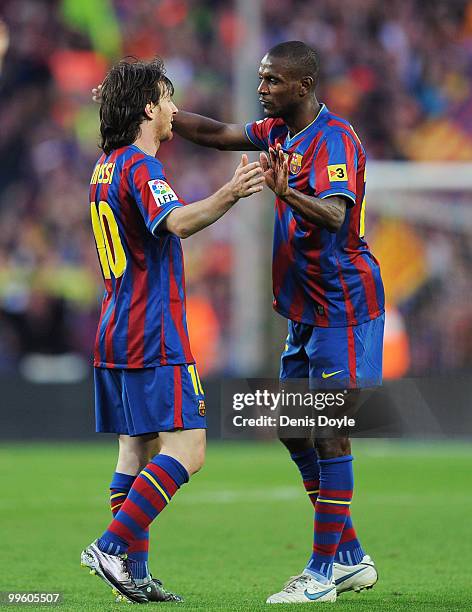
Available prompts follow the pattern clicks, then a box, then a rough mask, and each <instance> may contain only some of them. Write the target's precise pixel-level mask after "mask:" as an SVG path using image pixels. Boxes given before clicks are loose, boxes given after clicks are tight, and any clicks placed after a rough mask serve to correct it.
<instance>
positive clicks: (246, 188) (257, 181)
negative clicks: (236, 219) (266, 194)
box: [164, 154, 264, 238]
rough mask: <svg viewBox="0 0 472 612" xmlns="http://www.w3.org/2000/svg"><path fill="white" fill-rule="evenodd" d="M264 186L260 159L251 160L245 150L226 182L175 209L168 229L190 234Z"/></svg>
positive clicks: (210, 222)
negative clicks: (194, 200) (212, 192)
mask: <svg viewBox="0 0 472 612" xmlns="http://www.w3.org/2000/svg"><path fill="white" fill-rule="evenodd" d="M263 186H264V176H263V174H262V168H261V167H260V165H259V163H258V162H253V163H252V164H250V163H248V158H247V155H245V154H244V155H243V156H242V158H241V163H240V164H239V166H238V167H237V168H236V171H235V173H234V176H233V178H232V179H231V180H230V181H229V182H228V183H226V185H223V187H221V189H218V191H216V192H215V193H214V194H213V195H211V196H209V197H208V198H205V199H204V200H200V201H199V202H192V203H191V204H188V205H187V206H181V207H179V208H175V209H174V210H172V211H171V212H170V213H169V215H168V216H167V217H166V219H165V221H164V223H165V224H166V229H167V230H168V231H169V232H172V233H173V234H175V235H176V236H178V237H179V238H188V237H189V236H191V235H192V234H195V233H196V232H199V231H200V230H202V229H204V228H205V227H208V226H209V225H211V224H212V223H214V222H215V221H217V220H218V219H219V218H220V217H222V216H223V215H224V214H225V213H226V212H228V210H229V209H230V208H231V207H232V206H233V205H234V204H236V202H237V201H238V200H239V199H240V198H245V197H247V196H250V195H252V194H253V193H257V192H259V191H262V188H263Z"/></svg>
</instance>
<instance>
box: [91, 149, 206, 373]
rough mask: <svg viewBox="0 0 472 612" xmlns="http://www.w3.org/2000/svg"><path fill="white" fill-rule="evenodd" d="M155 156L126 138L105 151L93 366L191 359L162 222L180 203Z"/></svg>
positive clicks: (94, 207) (179, 278) (99, 190)
mask: <svg viewBox="0 0 472 612" xmlns="http://www.w3.org/2000/svg"><path fill="white" fill-rule="evenodd" d="M184 205H185V202H183V201H182V200H181V199H180V198H179V196H178V195H177V194H176V193H175V192H174V190H173V189H172V187H171V186H170V185H169V183H168V182H167V180H166V177H165V173H164V168H163V166H162V164H161V163H160V162H159V160H158V159H156V158H154V157H152V156H150V155H147V154H146V153H144V152H143V151H141V150H140V149H139V148H138V147H136V146H134V145H131V146H126V147H122V148H120V149H117V150H115V151H113V152H112V153H111V154H110V155H108V156H107V155H105V154H103V155H102V156H101V157H100V158H99V159H98V161H97V163H96V165H95V168H94V171H93V174H92V179H91V181H90V214H91V219H92V227H93V232H94V236H95V242H96V247H97V254H98V258H99V261H100V265H101V268H102V273H103V279H104V283H105V293H104V296H103V302H102V309H101V314H100V320H99V323H98V329H97V335H96V341H95V355H94V365H95V367H105V368H146V367H154V366H159V365H170V364H174V365H176V364H183V363H193V362H194V359H193V356H192V353H191V350H190V343H189V338H188V331H187V323H186V313H185V278H184V262H183V253H182V247H181V244H180V240H179V238H178V237H177V236H175V235H174V234H171V233H170V232H168V231H166V229H165V227H164V224H163V223H162V222H163V221H164V219H165V218H166V216H167V215H168V214H169V213H170V212H171V211H172V210H174V209H175V208H177V207H179V206H184Z"/></svg>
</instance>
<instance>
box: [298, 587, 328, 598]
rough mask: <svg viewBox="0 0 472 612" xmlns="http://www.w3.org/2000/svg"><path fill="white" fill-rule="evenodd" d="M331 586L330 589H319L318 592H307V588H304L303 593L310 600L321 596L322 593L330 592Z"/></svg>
mask: <svg viewBox="0 0 472 612" xmlns="http://www.w3.org/2000/svg"><path fill="white" fill-rule="evenodd" d="M333 588H334V587H331V588H330V589H327V590H326V591H321V592H319V593H309V592H308V590H307V589H305V592H304V593H303V594H304V595H305V597H306V598H307V599H311V601H315V600H316V599H319V598H320V597H323V595H326V594H327V593H331V591H332V590H333Z"/></svg>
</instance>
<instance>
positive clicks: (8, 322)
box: [0, 0, 472, 373]
mask: <svg viewBox="0 0 472 612" xmlns="http://www.w3.org/2000/svg"><path fill="white" fill-rule="evenodd" d="M262 20H263V28H262V31H263V40H261V45H260V47H261V51H262V52H263V51H264V49H267V48H269V47H270V46H272V45H274V44H276V43H278V42H280V41H282V40H293V39H299V40H304V41H305V42H307V43H309V44H312V45H313V46H314V47H316V48H317V49H318V50H319V52H320V55H321V58H322V78H321V84H320V94H319V99H321V100H323V101H325V102H326V103H327V104H328V106H329V107H330V108H331V110H334V111H336V112H338V113H339V114H341V115H343V116H345V117H347V118H349V120H350V121H351V122H352V123H353V124H354V126H355V128H356V130H357V132H358V133H359V135H360V137H361V139H362V140H363V142H364V144H365V146H366V148H367V152H368V155H369V156H370V158H376V159H398V160H405V159H411V160H434V159H444V160H465V159H469V160H470V159H472V2H469V1H466V0H429V1H428V2H423V1H421V0H389V2H383V1H382V0H317V1H316V2H306V1H303V0H277V2H271V1H270V0H264V1H263V2H262ZM244 31H245V24H244V22H242V21H241V19H240V18H239V16H238V14H237V11H236V3H235V2H227V1H224V0H81V1H80V2H77V1H75V0H1V1H0V71H1V73H0V156H1V160H2V163H1V165H0V227H1V232H0V281H1V282H0V371H14V370H15V369H16V368H17V366H18V364H19V363H20V362H21V360H22V358H23V357H24V355H25V354H30V353H43V354H63V353H68V352H74V353H78V354H81V355H83V356H84V358H85V359H89V356H90V353H91V346H92V344H93V338H94V334H95V327H96V321H97V316H98V303H99V301H100V299H101V293H102V287H101V278H100V274H99V268H98V264H97V262H96V253H95V249H94V246H93V239H92V233H91V230H90V222H89V209H88V206H87V197H88V182H89V178H90V173H91V168H92V166H93V164H94V161H95V159H96V157H97V156H98V153H99V151H98V148H97V131H98V130H97V127H98V121H97V119H98V111H97V106H96V105H95V104H93V103H92V101H91V94H90V91H91V89H92V87H93V86H95V85H96V84H98V83H99V82H100V81H101V79H102V78H103V76H104V74H105V72H106V70H107V67H108V66H109V65H110V63H111V62H113V61H114V60H116V59H117V58H119V57H122V56H124V55H135V56H139V57H141V58H150V57H152V56H153V55H155V54H159V55H161V56H162V57H163V58H164V59H165V62H166V65H167V69H168V74H169V76H170V77H171V78H172V80H173V81H174V83H175V85H176V96H175V99H176V102H177V105H178V106H181V107H182V108H185V109H186V110H192V111H194V112H201V113H203V114H208V115H210V116H212V117H215V118H219V119H222V120H231V117H232V112H233V89H232V85H233V73H232V65H233V63H234V59H233V58H234V56H235V54H237V53H238V49H239V48H240V46H241V45H242V44H244ZM259 59H260V58H258V57H255V58H254V71H255V73H256V70H257V66H258V61H259ZM256 80H257V79H256V78H255V79H254V83H256ZM247 119H248V120H250V119H253V117H248V118H247ZM162 157H163V160H164V161H165V165H166V167H167V168H168V175H169V179H170V182H172V183H173V184H174V185H175V187H176V189H177V191H178V192H179V193H180V194H181V195H182V196H183V197H184V198H185V199H188V200H190V201H192V200H196V199H199V198H201V197H205V196H206V195H208V194H209V193H211V192H212V191H214V190H215V189H216V188H217V187H219V186H220V185H221V183H222V181H223V180H224V179H225V178H226V177H227V178H229V177H230V175H231V171H232V166H233V159H234V158H233V157H231V155H230V154H225V153H219V152H214V151H207V150H202V149H198V148H196V147H194V146H192V145H188V144H187V143H184V142H183V141H182V140H181V139H179V138H175V139H174V140H173V141H172V142H171V143H168V144H166V145H165V149H164V148H163V150H162ZM173 168H174V169H176V168H178V172H177V171H175V170H174V172H173V171H172V169H173ZM436 235H437V234H435V236H436ZM438 240H442V238H441V235H440V233H439V238H438ZM469 243H470V241H464V243H463V245H462V247H458V248H457V249H456V250H455V252H454V256H455V257H456V258H457V260H456V261H452V262H451V266H453V267H455V268H456V269H461V270H464V271H466V270H470V256H471V253H470V244H469ZM267 248H268V249H270V246H269V245H267ZM185 250H186V260H187V276H188V295H189V301H190V305H189V317H190V319H191V320H190V324H191V325H190V327H191V336H192V334H193V336H194V338H196V340H195V342H194V344H196V346H197V350H196V352H197V353H198V356H199V357H200V362H201V369H202V371H203V373H205V370H206V371H207V372H209V373H211V372H215V373H216V372H224V371H225V370H226V369H227V364H228V363H229V358H228V355H229V354H230V352H231V347H230V346H229V332H228V329H229V328H230V325H229V319H230V301H231V297H230V274H231V255H232V244H231V223H230V222H228V221H226V220H225V221H223V222H222V223H220V224H219V225H218V227H216V229H215V228H210V229H209V230H207V231H206V232H205V235H204V236H203V237H197V238H196V239H195V240H192V241H191V242H190V243H189V244H187V245H186V248H185ZM267 274H269V269H267ZM464 274H465V272H464ZM418 291H420V288H418ZM446 294H447V291H446V290H444V295H446ZM441 295H442V288H441V286H440V285H439V286H436V287H435V299H436V300H441ZM444 299H446V298H444ZM412 303H413V304H414V303H415V302H414V301H413V302H412V301H411V299H410V300H409V301H408V304H407V305H406V306H405V316H406V317H407V318H408V317H410V318H409V319H408V320H409V321H410V326H411V327H412V329H415V325H414V321H415V316H416V317H418V320H419V318H421V317H422V318H421V320H423V319H424V318H425V316H426V315H424V313H423V310H422V309H421V307H418V308H417V309H416V310H415V308H414V307H413V308H412V307H411V304H412ZM418 303H419V304H420V306H421V300H419V302H418ZM400 307H401V304H400ZM439 312H442V310H441V308H439V307H438V308H437V309H433V310H432V312H430V313H428V314H427V317H429V318H428V325H429V328H428V329H430V332H429V333H430V335H434V334H436V336H435V342H436V344H437V342H441V338H439V340H438V336H437V333H438V332H437V329H438V327H439V323H440V321H439V318H438V317H439V315H438V313H439ZM435 317H436V318H435ZM412 322H413V324H412ZM464 325H465V326H466V327H467V326H468V327H467V329H468V332H467V333H468V336H467V337H469V338H471V337H472V332H471V326H472V323H471V319H470V317H469V319H468V321H466V322H465V323H464ZM426 327H428V326H426ZM192 330H193V331H192ZM466 335H467V334H464V333H463V334H462V337H466ZM448 338H449V336H448ZM448 338H444V339H443V341H444V343H446V344H447V341H448ZM430 342H431V338H429V337H428V331H427V330H426V331H425V332H424V334H423V336H422V337H419V338H418V340H417V344H415V346H414V347H413V349H412V354H413V355H414V354H415V351H416V352H417V353H418V354H423V353H424V352H426V353H428V351H430V353H431V354H430V356H429V357H427V358H424V363H425V364H426V365H425V367H424V371H432V370H434V369H435V368H439V369H441V368H445V367H448V364H449V363H450V361H448V360H450V356H447V355H446V356H445V357H444V363H443V362H442V361H441V360H440V361H439V362H438V361H437V359H436V358H437V355H438V353H437V350H436V349H435V348H434V347H435V343H434V342H433V343H431V347H432V348H431V349H429V348H428V346H430V345H429V343H430ZM470 342H471V343H472V339H471V340H470ZM446 344H444V346H445V345H446ZM449 344H450V342H449ZM449 344H448V346H449ZM453 361H454V360H453ZM471 362H472V349H471V348H470V346H469V347H468V349H464V350H463V351H462V353H461V357H460V358H459V359H458V360H457V359H456V360H455V361H454V367H459V368H460V367H466V366H467V365H470V364H471ZM421 363H423V362H421ZM420 370H421V368H420ZM274 371H275V370H274ZM413 371H415V370H413ZM415 373H418V372H417V371H415ZM419 373H422V372H421V371H420V372H419Z"/></svg>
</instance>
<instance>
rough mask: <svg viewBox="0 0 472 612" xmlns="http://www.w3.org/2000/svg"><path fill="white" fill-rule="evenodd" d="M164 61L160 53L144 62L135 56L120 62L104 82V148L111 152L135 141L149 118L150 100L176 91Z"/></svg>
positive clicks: (102, 143)
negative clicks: (148, 105)
mask: <svg viewBox="0 0 472 612" xmlns="http://www.w3.org/2000/svg"><path fill="white" fill-rule="evenodd" d="M165 72H166V70H165V67H164V62H163V61H162V59H161V58H159V57H156V58H154V59H153V60H152V61H150V62H143V61H140V60H138V59H136V58H134V57H132V58H125V59H123V60H121V61H120V62H118V64H116V65H115V66H113V68H111V70H110V71H109V72H108V74H107V75H106V77H105V80H104V81H103V83H102V91H101V104H100V134H101V142H100V145H99V146H100V148H101V149H102V150H103V152H104V153H106V154H107V155H108V154H109V153H111V151H113V150H115V149H119V148H120V147H124V146H126V145H130V144H132V143H133V142H134V141H135V140H136V138H137V137H138V136H139V133H140V130H141V123H142V122H143V121H145V120H147V119H148V118H147V116H146V114H145V112H144V109H145V107H146V104H148V103H149V102H152V103H153V104H158V103H159V100H160V98H161V97H162V96H164V95H166V94H169V95H171V96H172V95H173V93H174V86H173V85H172V82H171V81H170V79H169V78H168V77H167V76H166V75H165Z"/></svg>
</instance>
